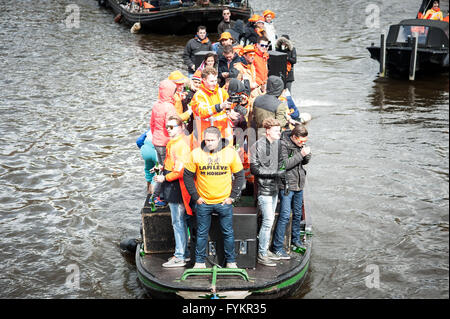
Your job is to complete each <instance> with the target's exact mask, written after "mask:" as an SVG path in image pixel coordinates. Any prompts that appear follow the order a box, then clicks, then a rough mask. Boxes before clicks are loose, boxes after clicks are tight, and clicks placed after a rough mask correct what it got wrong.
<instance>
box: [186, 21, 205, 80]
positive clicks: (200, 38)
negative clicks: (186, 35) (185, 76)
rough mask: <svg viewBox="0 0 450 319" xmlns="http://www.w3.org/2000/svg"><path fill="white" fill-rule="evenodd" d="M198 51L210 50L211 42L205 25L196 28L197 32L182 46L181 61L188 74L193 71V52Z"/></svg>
mask: <svg viewBox="0 0 450 319" xmlns="http://www.w3.org/2000/svg"><path fill="white" fill-rule="evenodd" d="M200 51H212V43H211V41H210V40H209V39H208V37H207V33H206V27H205V26H199V27H198V28H197V34H196V35H195V37H194V38H193V39H190V40H189V41H188V42H187V44H186V47H185V48H184V52H183V62H184V64H185V65H186V66H187V68H188V73H189V75H190V76H191V75H192V74H194V72H195V53H197V52H200Z"/></svg>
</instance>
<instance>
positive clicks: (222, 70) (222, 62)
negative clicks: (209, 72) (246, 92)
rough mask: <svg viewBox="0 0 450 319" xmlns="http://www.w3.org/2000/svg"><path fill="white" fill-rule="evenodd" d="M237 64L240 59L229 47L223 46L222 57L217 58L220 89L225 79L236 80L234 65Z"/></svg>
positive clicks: (237, 73) (236, 71)
mask: <svg viewBox="0 0 450 319" xmlns="http://www.w3.org/2000/svg"><path fill="white" fill-rule="evenodd" d="M237 62H241V57H240V56H239V55H238V54H237V53H235V52H234V50H233V47H232V46H231V45H227V46H225V47H224V48H223V53H222V55H220V56H219V64H218V73H219V77H218V80H219V86H220V87H223V85H224V84H225V80H226V79H232V78H237V76H238V75H239V71H238V70H237V69H235V68H234V64H235V63H237Z"/></svg>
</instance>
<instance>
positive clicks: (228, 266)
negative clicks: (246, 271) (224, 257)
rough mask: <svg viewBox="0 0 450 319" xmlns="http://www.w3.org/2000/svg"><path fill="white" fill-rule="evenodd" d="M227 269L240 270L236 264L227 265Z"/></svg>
mask: <svg viewBox="0 0 450 319" xmlns="http://www.w3.org/2000/svg"><path fill="white" fill-rule="evenodd" d="M226 268H238V266H237V264H236V263H227V266H226Z"/></svg>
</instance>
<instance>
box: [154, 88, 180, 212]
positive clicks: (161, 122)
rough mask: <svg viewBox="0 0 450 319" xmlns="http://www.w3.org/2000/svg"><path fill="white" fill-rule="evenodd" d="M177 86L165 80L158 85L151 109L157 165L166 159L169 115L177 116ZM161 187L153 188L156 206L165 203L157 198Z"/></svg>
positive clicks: (157, 184) (158, 185)
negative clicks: (156, 99)
mask: <svg viewBox="0 0 450 319" xmlns="http://www.w3.org/2000/svg"><path fill="white" fill-rule="evenodd" d="M176 88H177V86H176V85H175V83H173V82H172V81H170V80H168V79H165V80H163V81H161V83H160V84H159V94H158V101H156V102H155V104H154V105H153V108H152V115H151V118H150V130H151V132H152V142H153V145H154V146H155V150H156V154H157V155H158V163H160V164H162V163H164V160H165V159H166V145H167V142H169V139H170V137H169V133H168V132H167V129H166V124H167V119H168V117H169V116H171V115H177V111H176V110H175V106H174V98H173V96H174V94H175V90H176ZM160 189H161V185H160V184H159V183H156V185H155V187H154V192H153V194H154V200H155V203H156V204H157V205H158V206H165V205H166V203H165V202H163V201H161V199H160V198H159V195H160Z"/></svg>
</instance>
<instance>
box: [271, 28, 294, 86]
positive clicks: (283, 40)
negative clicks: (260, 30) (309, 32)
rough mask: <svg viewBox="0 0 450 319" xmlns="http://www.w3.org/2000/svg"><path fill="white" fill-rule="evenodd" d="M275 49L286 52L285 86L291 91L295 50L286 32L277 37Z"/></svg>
mask: <svg viewBox="0 0 450 319" xmlns="http://www.w3.org/2000/svg"><path fill="white" fill-rule="evenodd" d="M275 50H276V51H279V52H284V53H286V54H287V72H288V73H287V76H286V87H287V89H288V90H289V92H291V93H292V82H294V64H295V63H297V50H295V47H294V44H293V43H292V41H291V40H290V39H289V36H288V35H287V34H283V35H282V36H281V37H280V38H278V40H277V42H276V44H275Z"/></svg>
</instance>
